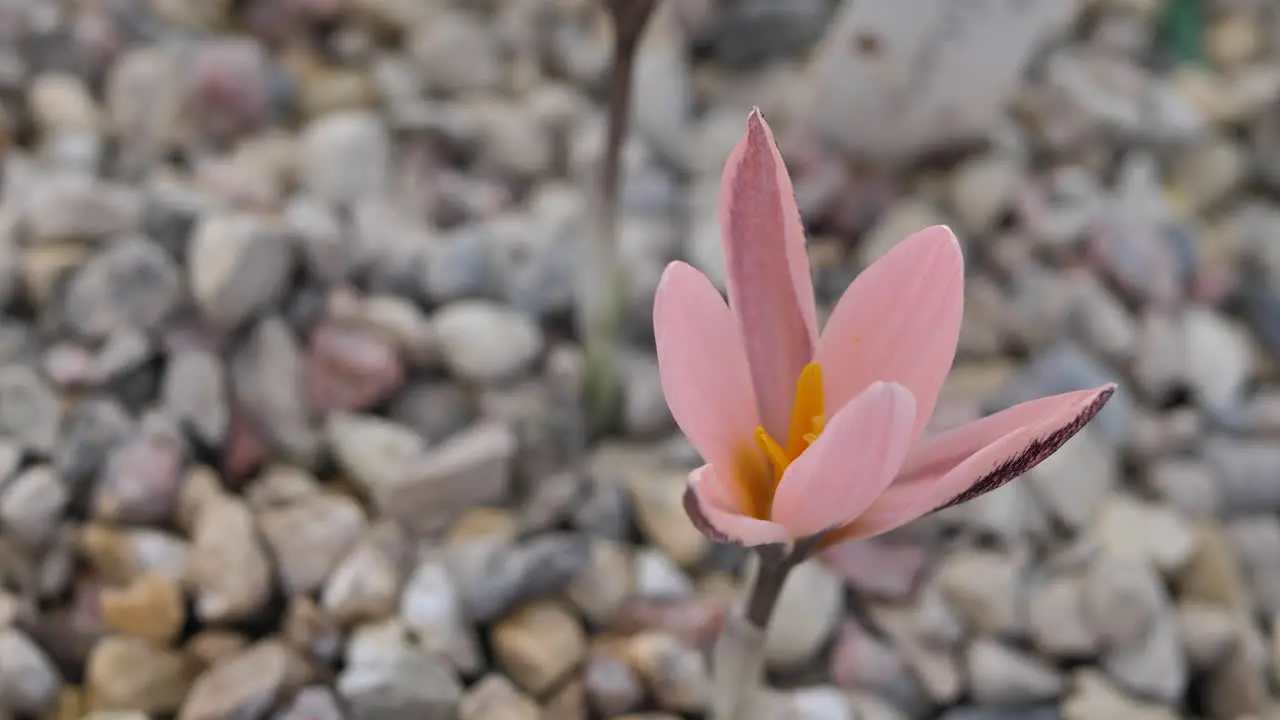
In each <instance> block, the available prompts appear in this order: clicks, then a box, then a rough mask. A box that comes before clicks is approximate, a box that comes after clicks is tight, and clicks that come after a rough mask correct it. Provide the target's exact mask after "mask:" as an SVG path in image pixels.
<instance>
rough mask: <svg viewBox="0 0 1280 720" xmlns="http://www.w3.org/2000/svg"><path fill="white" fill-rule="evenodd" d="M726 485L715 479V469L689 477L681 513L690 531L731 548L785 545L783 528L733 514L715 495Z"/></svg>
mask: <svg viewBox="0 0 1280 720" xmlns="http://www.w3.org/2000/svg"><path fill="white" fill-rule="evenodd" d="M727 486H728V483H724V482H721V481H720V480H719V479H718V478H717V477H716V472H715V469H714V468H712V467H711V466H710V465H703V466H702V467H700V468H698V469H697V470H694V471H693V472H692V473H690V474H689V487H688V488H686V489H685V491H684V509H685V512H686V513H687V514H688V515H689V520H690V521H692V522H693V525H694V527H696V528H698V530H699V531H700V532H701V533H702V534H703V535H706V536H707V537H709V538H711V539H712V540H714V541H716V542H720V543H733V544H735V545H745V546H748V547H750V546H754V545H772V544H776V543H785V542H789V541H790V540H791V539H792V538H791V535H790V534H788V533H787V530H786V528H784V527H782V526H781V525H779V524H778V523H776V522H770V521H768V520H757V519H756V518H753V517H750V516H748V515H743V514H742V513H740V512H735V511H734V510H733V509H731V507H730V506H729V505H728V503H727V502H726V501H725V499H724V498H723V497H721V496H720V495H719V493H720V492H721V491H722V489H723V488H725V487H727Z"/></svg>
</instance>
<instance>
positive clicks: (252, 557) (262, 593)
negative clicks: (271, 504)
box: [190, 497, 271, 622]
mask: <svg viewBox="0 0 1280 720" xmlns="http://www.w3.org/2000/svg"><path fill="white" fill-rule="evenodd" d="M190 583H191V588H192V592H193V594H194V595H195V611H196V615H197V616H198V617H199V618H200V619H201V620H203V621H205V622H228V621H236V620H246V619H249V618H252V617H254V616H255V615H257V614H258V613H259V612H260V611H261V610H262V609H263V608H264V606H265V605H266V602H267V600H268V599H269V597H270V595H271V560H270V558H269V556H268V555H267V553H266V551H265V550H263V548H262V546H261V545H260V544H259V542H258V533H257V528H256V527H255V525H254V521H253V515H252V514H251V513H250V512H249V509H248V508H247V507H245V506H244V504H243V503H242V502H240V500H239V499H236V498H232V497H213V498H210V499H209V500H208V501H206V503H205V504H204V505H203V507H201V508H200V512H199V515H198V516H197V517H196V519H195V527H194V530H193V533H192V547H191V568H190Z"/></svg>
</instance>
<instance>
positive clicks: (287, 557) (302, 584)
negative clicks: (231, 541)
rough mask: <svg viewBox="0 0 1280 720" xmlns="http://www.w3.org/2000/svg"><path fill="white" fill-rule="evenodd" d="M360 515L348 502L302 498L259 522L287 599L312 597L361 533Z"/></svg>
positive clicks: (338, 498)
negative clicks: (287, 595) (310, 595)
mask: <svg viewBox="0 0 1280 720" xmlns="http://www.w3.org/2000/svg"><path fill="white" fill-rule="evenodd" d="M365 525H366V522H365V517H364V511H363V510H361V508H360V506H359V504H357V503H356V501H354V500H352V499H351V498H349V497H346V496H343V495H337V494H334V493H328V494H324V495H316V496H314V497H309V498H304V499H302V500H299V501H297V502H294V503H292V504H289V505H287V506H285V507H282V508H278V509H272V510H268V511H266V512H264V513H262V514H261V515H259V516H258V529H259V530H260V531H261V532H262V539H263V541H264V542H265V543H266V547H267V549H268V550H269V551H270V552H271V555H272V557H274V558H275V566H276V571H277V572H278V573H279V574H280V578H281V581H282V584H283V585H284V588H285V590H286V591H287V592H288V593H289V594H290V595H305V594H309V593H312V592H314V591H315V590H317V589H319V588H320V586H321V585H323V584H324V582H325V580H326V579H328V577H329V573H330V572H332V571H333V569H334V567H335V566H337V564H338V562H339V561H341V560H342V558H343V557H345V556H346V555H347V553H348V552H350V551H351V549H352V547H354V546H355V543H356V540H357V539H358V538H359V537H360V534H361V533H362V532H363V531H364V529H365Z"/></svg>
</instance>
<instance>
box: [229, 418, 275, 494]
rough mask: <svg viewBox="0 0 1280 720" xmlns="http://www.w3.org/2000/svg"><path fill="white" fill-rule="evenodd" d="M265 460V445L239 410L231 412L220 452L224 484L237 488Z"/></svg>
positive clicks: (255, 429)
mask: <svg viewBox="0 0 1280 720" xmlns="http://www.w3.org/2000/svg"><path fill="white" fill-rule="evenodd" d="M266 459H267V444H266V441H264V440H263V439H262V434H261V433H259V432H258V430H257V428H255V427H254V426H253V423H252V422H251V421H250V420H249V418H248V417H246V416H245V414H244V412H243V411H241V410H238V409H237V410H233V411H232V412H231V423H230V425H229V426H228V428H227V443H226V445H225V446H224V447H223V450H222V474H223V477H224V478H226V482H227V483H228V484H230V485H232V486H234V487H239V485H240V484H241V483H243V482H244V481H245V480H246V479H248V477H249V476H250V475H252V474H253V473H254V471H256V470H257V469H258V468H259V467H261V466H262V463H263V462H264V461H265V460H266Z"/></svg>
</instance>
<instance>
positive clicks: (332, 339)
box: [306, 323, 404, 415]
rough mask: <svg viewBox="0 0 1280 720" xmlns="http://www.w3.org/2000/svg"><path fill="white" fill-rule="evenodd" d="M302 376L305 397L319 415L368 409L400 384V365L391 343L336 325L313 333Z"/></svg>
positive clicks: (371, 333) (375, 334)
mask: <svg viewBox="0 0 1280 720" xmlns="http://www.w3.org/2000/svg"><path fill="white" fill-rule="evenodd" d="M306 373H307V378H306V383H307V398H308V400H309V401H310V403H311V409H312V411H313V412H315V413H317V414H319V415H327V414H329V413H331V412H334V411H338V410H343V411H358V410H367V409H369V408H371V407H373V406H374V405H377V404H378V403H380V402H382V401H383V400H385V399H386V398H387V397H389V396H390V395H391V394H392V393H393V392H395V391H396V389H398V388H399V387H400V386H401V385H402V384H403V383H404V363H403V361H402V360H401V359H400V356H399V355H398V354H396V348H395V345H394V343H393V342H392V341H391V339H390V338H388V337H386V336H384V335H383V334H381V333H379V332H377V331H375V330H370V329H366V328H357V327H347V326H343V325H338V324H335V323H322V324H320V325H318V326H317V327H316V328H315V330H313V331H312V333H311V346H310V348H309V350H308V355H307V369H306Z"/></svg>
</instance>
